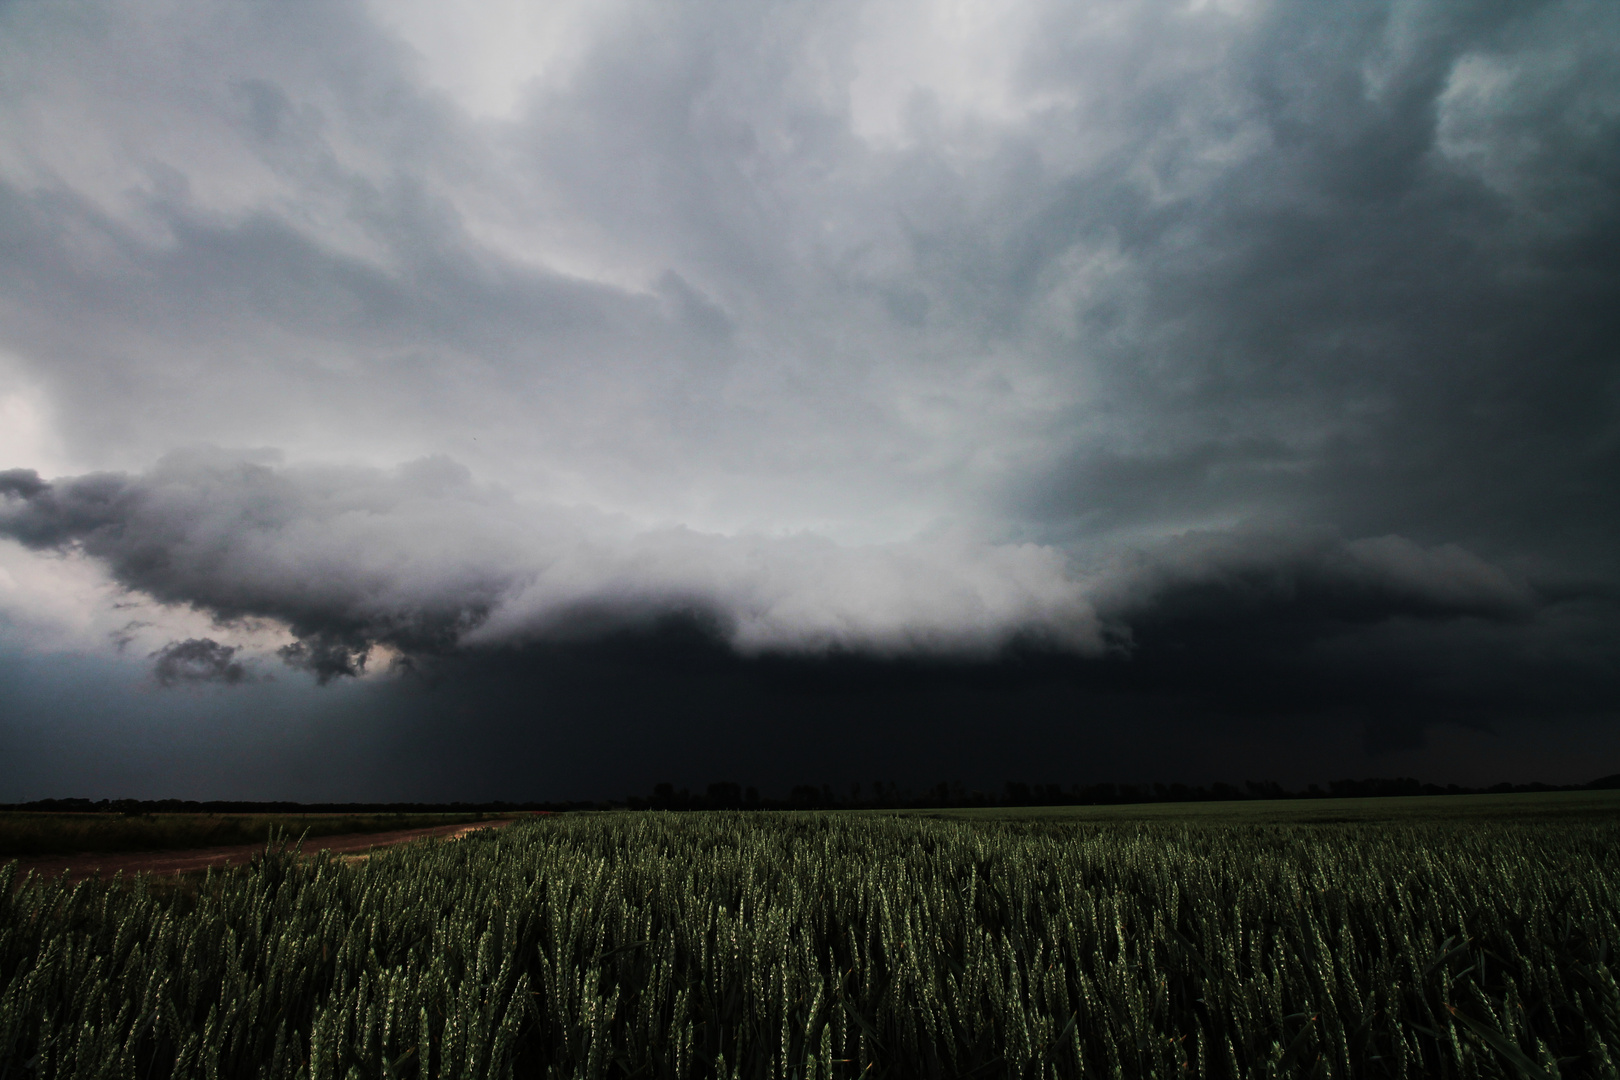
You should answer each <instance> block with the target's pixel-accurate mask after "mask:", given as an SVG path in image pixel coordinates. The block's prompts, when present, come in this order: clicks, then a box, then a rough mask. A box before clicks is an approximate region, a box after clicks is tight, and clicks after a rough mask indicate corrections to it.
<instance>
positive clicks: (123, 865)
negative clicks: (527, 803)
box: [0, 818, 512, 881]
mask: <svg viewBox="0 0 1620 1080" xmlns="http://www.w3.org/2000/svg"><path fill="white" fill-rule="evenodd" d="M510 824H512V821H511V819H510V818H503V819H501V820H499V821H477V822H472V823H470V824H462V825H433V826H429V827H427V828H421V829H397V830H395V831H393V832H375V833H346V834H343V835H341V836H321V837H315V838H312V839H309V840H305V841H304V845H303V848H302V849H301V850H302V851H303V852H304V854H306V855H313V854H314V853H316V852H317V851H330V852H332V853H333V854H335V855H350V854H355V853H363V852H367V851H370V850H371V849H372V848H379V847H389V846H391V845H393V844H402V843H404V842H405V841H407V840H420V839H422V838H424V837H430V836H436V837H441V838H443V839H446V840H454V839H455V838H457V837H458V836H464V835H466V834H467V833H470V832H472V831H474V830H475V829H498V828H500V827H501V826H503V825H510ZM263 851H264V845H263V844H233V845H232V846H230V847H212V848H194V849H192V850H189V851H118V852H110V853H107V854H102V855H94V854H85V855H35V856H29V857H27V858H22V859H19V860H18V862H19V863H20V864H21V865H19V866H18V867H17V876H16V878H15V879H13V880H14V881H21V880H22V877H23V875H24V874H26V873H28V872H29V871H30V870H31V871H33V872H34V873H36V874H43V875H46V876H48V877H55V876H57V875H58V874H61V873H62V872H63V871H66V872H67V876H68V880H69V881H82V880H83V879H85V878H87V877H90V876H91V875H93V874H100V875H101V876H102V877H103V878H110V877H112V876H113V875H114V874H116V873H118V872H119V871H120V870H121V871H123V873H124V876H125V877H128V876H130V875H131V874H183V873H186V872H187V871H192V870H205V869H207V868H208V867H210V866H212V867H224V866H239V865H241V864H242V863H245V862H247V861H248V860H250V859H252V858H253V856H255V855H257V854H260V853H261V852H263ZM9 861H10V860H9V859H7V860H0V865H4V864H5V863H6V862H9Z"/></svg>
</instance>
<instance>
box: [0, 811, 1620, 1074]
mask: <svg viewBox="0 0 1620 1080" xmlns="http://www.w3.org/2000/svg"><path fill="white" fill-rule="evenodd" d="M1506 798H1515V797H1506ZM1543 798H1544V797H1543ZM1436 801H1438V800H1426V803H1430V804H1432V803H1434V802H1436ZM1390 802H1391V803H1395V802H1397V800H1390ZM1316 805H1317V806H1320V805H1321V804H1316ZM1453 805H1454V806H1455V807H1456V808H1457V809H1456V811H1455V813H1453V814H1451V815H1450V816H1446V815H1440V816H1439V817H1431V818H1424V817H1422V816H1421V815H1417V814H1416V813H1415V812H1410V813H1409V812H1408V811H1406V810H1404V809H1403V808H1401V807H1400V806H1394V805H1392V806H1388V807H1385V808H1383V809H1382V810H1379V809H1378V808H1369V809H1368V812H1369V813H1384V814H1394V815H1396V820H1381V821H1356V822H1349V823H1344V822H1337V823H1328V824H1302V823H1299V822H1297V821H1296V822H1291V823H1278V822H1273V821H1258V820H1244V819H1243V818H1242V817H1241V816H1240V813H1241V812H1239V811H1237V810H1233V809H1226V810H1224V812H1221V813H1216V812H1206V813H1198V814H1183V815H1181V816H1179V817H1176V818H1163V819H1158V820H1140V819H1139V820H1118V819H1106V818H1099V817H1097V816H1096V815H1095V811H1096V809H1097V808H1087V811H1088V812H1089V813H1091V815H1092V816H1090V817H1088V816H1086V815H1085V814H1082V813H1081V812H1079V811H1067V810H1065V811H1059V812H1056V813H1052V812H1043V813H1042V814H1041V815H1040V816H1036V817H1025V818H1023V819H1019V818H1017V817H1009V816H1007V815H1006V814H1002V815H1000V816H992V815H985V814H979V815H977V816H975V815H973V814H963V813H952V814H950V815H948V816H944V815H941V816H928V815H922V814H913V815H894V814H889V815H877V814H791V813H768V814H721V813H710V814H667V813H644V814H630V813H624V814H599V815H589V816H579V817H561V818H554V819H550V820H546V821H528V822H520V823H519V824H517V825H514V826H511V827H510V828H508V829H505V830H502V831H500V832H498V833H497V832H488V833H482V832H481V833H474V834H472V835H471V836H470V837H469V838H467V839H464V840H462V841H459V842H457V843H454V844H446V843H417V844H411V845H405V846H402V847H397V848H392V849H388V850H385V851H382V852H379V853H377V854H375V855H373V857H372V858H371V859H370V860H368V861H367V862H365V863H364V864H361V865H357V866H347V865H344V864H342V863H341V862H339V861H337V860H333V859H331V858H327V857H324V856H317V857H315V858H309V859H299V858H296V857H294V856H293V855H292V854H291V853H289V852H285V851H282V852H271V853H268V854H267V856H266V857H264V858H262V859H259V860H257V861H256V862H255V864H254V865H252V866H251V867H248V868H243V869H241V870H236V871H231V872H227V873H224V874H211V875H209V876H207V877H205V878H204V879H203V880H202V881H201V882H200V883H199V884H198V887H197V888H196V889H194V890H187V891H184V892H178V891H167V892H166V891H161V890H157V889H154V888H152V887H151V885H150V883H149V882H148V881H146V880H145V879H139V880H136V881H134V882H129V883H126V882H120V883H115V884H106V883H100V884H93V883H87V884H82V885H79V886H68V885H67V884H65V883H64V882H62V881H60V880H56V881H47V880H41V879H38V878H33V879H30V880H28V881H27V882H25V883H23V884H22V885H21V887H13V886H12V884H11V883H9V882H6V881H5V880H3V878H4V876H5V872H3V871H0V898H3V899H0V1061H3V1062H12V1063H15V1064H16V1065H17V1066H18V1067H20V1068H21V1069H22V1071H21V1072H20V1073H19V1075H25V1076H29V1077H41V1078H43V1077H92V1076H146V1075H151V1076H182V1075H184V1076H193V1075H203V1076H220V1077H299V1078H308V1080H319V1078H334V1080H336V1078H345V1080H346V1078H348V1077H379V1078H380V1077H407V1076H408V1077H413V1078H426V1077H460V1076H470V1077H505V1076H545V1077H557V1078H573V1077H582V1078H583V1077H593V1078H594V1077H647V1078H664V1077H670V1078H673V1077H681V1078H685V1077H716V1076H725V1077H736V1078H740V1077H792V1078H795V1080H822V1078H832V1077H851V1078H853V1077H862V1078H873V1080H875V1078H877V1077H885V1076H886V1077H908V1078H909V1077H928V1078H939V1080H946V1078H960V1077H1029V1078H1036V1077H1039V1078H1043V1080H1044V1078H1046V1077H1081V1076H1086V1077H1090V1076H1119V1077H1150V1076H1166V1077H1167V1076H1176V1077H1199V1078H1207V1077H1223V1078H1224V1077H1254V1078H1263V1077H1264V1078H1269V1077H1293V1076H1311V1077H1346V1078H1351V1077H1355V1078H1359V1077H1382V1076H1390V1077H1412V1078H1416V1077H1430V1076H1433V1077H1445V1078H1458V1080H1473V1078H1483V1077H1490V1078H1496V1077H1514V1078H1523V1077H1540V1078H1549V1077H1554V1076H1562V1077H1613V1076H1615V1075H1616V1070H1615V1065H1614V1058H1615V1055H1616V1054H1620V986H1617V983H1616V978H1615V972H1614V970H1613V966H1612V965H1613V964H1614V962H1615V960H1614V956H1615V949H1616V947H1617V945H1620V925H1617V912H1620V822H1617V820H1616V819H1615V817H1614V815H1613V814H1612V813H1603V812H1598V811H1597V810H1595V809H1594V807H1595V806H1596V805H1597V804H1594V803H1588V802H1580V801H1579V800H1577V801H1575V802H1573V803H1567V804H1546V803H1543V804H1542V806H1543V809H1542V810H1539V811H1536V812H1535V813H1534V814H1533V815H1532V816H1530V817H1528V818H1527V817H1524V816H1523V815H1524V814H1525V813H1527V812H1528V811H1526V810H1524V806H1527V805H1529V804H1515V806H1514V807H1513V808H1512V809H1510V810H1503V809H1502V808H1501V807H1497V808H1496V809H1490V808H1489V805H1488V804H1462V803H1458V804H1453ZM1470 806H1471V807H1472V809H1470V808H1469V807H1470ZM1549 806H1551V807H1552V808H1548V807H1549ZM1481 807H1485V808H1484V809H1481ZM1111 809H1113V810H1115V811H1119V812H1123V811H1125V810H1127V809H1128V808H1111ZM1200 809H1203V808H1200ZM1250 812H1251V813H1252V812H1253V811H1250ZM1504 814H1505V815H1506V816H1503V815H1504ZM1402 815H1404V816H1402ZM1536 815H1539V816H1536ZM1493 818H1494V820H1493Z"/></svg>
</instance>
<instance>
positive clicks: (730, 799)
mask: <svg viewBox="0 0 1620 1080" xmlns="http://www.w3.org/2000/svg"><path fill="white" fill-rule="evenodd" d="M742 798H743V792H742V786H741V785H740V784H733V783H732V782H731V781H729V780H721V781H717V782H716V783H713V784H710V785H709V791H708V799H707V802H708V805H709V806H711V807H713V808H715V809H717V810H736V809H738V808H740V807H741V806H742Z"/></svg>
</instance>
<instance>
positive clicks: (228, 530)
mask: <svg viewBox="0 0 1620 1080" xmlns="http://www.w3.org/2000/svg"><path fill="white" fill-rule="evenodd" d="M0 535H3V536H8V537H11V538H13V539H15V540H17V541H20V542H21V543H23V544H25V545H27V546H29V547H32V548H35V549H40V550H47V549H48V550H58V551H65V550H72V551H78V552H82V553H83V554H85V555H87V556H89V557H91V558H93V559H95V560H97V561H99V562H101V563H103V564H105V565H106V566H107V568H108V569H109V570H110V572H111V573H112V575H113V577H114V578H115V579H116V580H117V581H118V582H119V583H120V584H122V585H123V586H125V587H127V588H130V589H135V590H139V591H140V592H142V593H145V594H147V595H149V596H151V597H152V598H154V599H156V600H158V601H159V602H161V603H165V604H181V605H189V606H192V607H195V608H198V609H200V610H203V611H206V612H208V613H209V614H210V615H212V616H213V617H215V618H216V619H219V620H224V621H232V620H244V619H251V618H268V619H273V620H276V621H278V622H280V623H282V624H284V625H285V626H287V627H288V628H289V629H290V630H291V631H292V632H293V633H294V634H295V635H297V636H298V638H299V639H300V642H299V643H297V644H295V645H293V646H290V647H287V648H285V649H283V650H282V654H281V655H282V656H283V658H284V659H285V660H287V661H288V662H289V663H291V664H294V665H295V666H300V667H306V668H308V669H309V670H311V671H313V672H315V673H316V674H317V675H318V676H319V677H321V678H322V679H323V681H324V680H325V679H327V678H330V677H332V676H335V675H344V674H355V673H357V671H358V670H359V669H360V668H361V667H362V666H363V663H364V659H363V657H364V653H365V651H366V650H367V649H368V648H369V647H370V646H371V645H374V644H383V645H387V646H390V647H391V648H394V649H397V650H400V651H402V652H404V653H407V654H412V655H423V656H425V655H433V654H436V653H443V652H447V651H450V650H453V649H455V648H457V647H459V646H461V645H462V644H486V645H487V644H501V643H509V642H521V641H528V640H536V639H545V638H553V637H557V636H563V637H568V636H574V635H576V634H578V633H580V632H584V633H585V634H586V635H587V636H592V635H595V634H598V633H601V632H604V631H606V630H612V629H614V628H618V627H622V626H625V625H635V624H638V623H640V622H643V621H645V620H647V619H650V618H657V617H659V616H662V615H665V614H669V613H672V612H673V613H679V612H687V611H691V612H698V613H702V614H704V615H707V616H711V617H713V618H715V619H717V620H719V622H720V624H721V626H722V627H723V628H724V634H725V636H726V637H727V639H728V640H730V641H731V642H732V643H733V644H734V645H735V646H736V647H737V648H739V649H741V650H744V651H757V650H785V651H789V652H793V651H804V650H811V651H815V650H825V649H840V648H849V649H860V650H867V649H870V650H874V651H877V652H879V653H883V652H911V651H921V652H925V653H926V652H935V651H943V652H949V653H962V652H965V653H980V654H984V653H988V652H994V651H995V650H996V649H997V648H999V647H1000V646H1001V645H1003V644H1005V643H1006V642H1007V641H1009V640H1010V639H1012V638H1013V637H1015V636H1028V637H1032V638H1035V639H1041V640H1046V641H1049V642H1051V643H1053V644H1057V645H1059V646H1062V647H1066V648H1075V649H1079V650H1081V651H1096V650H1097V649H1099V648H1100V647H1101V642H1100V638H1099V636H1098V629H1097V625H1096V620H1095V618H1094V616H1093V613H1092V611H1091V607H1090V605H1089V603H1088V601H1087V600H1086V597H1085V590H1084V587H1083V585H1082V583H1080V582H1078V581H1076V580H1074V579H1072V578H1071V577H1070V576H1069V574H1068V572H1067V560H1066V559H1065V558H1064V556H1063V555H1062V554H1061V553H1060V552H1058V551H1056V550H1055V549H1052V548H1045V547H1040V546H1037V545H1034V544H1008V545H993V544H986V543H983V542H980V541H974V540H972V539H970V538H966V537H963V536H958V535H944V536H940V537H937V538H933V539H927V540H919V541H916V542H913V543H909V544H890V545H869V546H866V547H843V546H839V545H836V544H833V543H831V542H829V541H827V540H825V539H822V538H818V537H815V536H810V535H800V536H789V537H779V538H771V537H766V536H747V535H744V536H738V537H722V536H714V535H706V534H701V533H697V532H694V531H692V530H688V529H684V528H665V529H659V530H651V531H648V530H638V529H636V528H634V527H633V526H631V525H630V524H629V523H628V522H626V521H624V520H622V519H615V518H611V517H608V516H605V515H602V514H600V513H597V512H594V511H584V510H578V509H569V508H564V507H556V506H544V505H527V504H523V503H519V502H517V501H515V500H514V499H512V498H511V497H510V496H509V495H506V494H503V493H502V492H500V491H498V490H496V489H491V488H487V487H482V486H479V485H477V484H475V483H474V482H473V481H472V480H471V478H470V477H469V476H468V475H467V473H466V470H465V469H463V468H462V467H460V466H458V465H456V464H454V463H452V462H450V461H448V460H446V459H442V458H440V459H426V460H423V461H420V462H415V463H413V464H410V465H407V466H404V467H402V468H400V469H397V470H393V471H389V472H383V471H378V470H365V469H336V468H318V469H317V468H302V469H300V468H278V467H275V466H274V465H272V464H268V463H266V462H264V461H263V460H252V459H244V458H243V457H241V456H239V455H231V454H226V453H223V452H219V451H192V452H189V453H185V454H175V455H171V456H169V457H167V458H165V459H164V460H163V461H162V462H161V463H160V464H159V465H158V466H157V467H156V468H155V469H153V470H152V472H150V473H149V474H147V475H144V476H129V475H125V474H112V473H104V474H94V475H89V476H84V477H78V478H70V479H67V480H61V481H57V482H54V483H50V484H44V483H38V482H36V481H35V479H34V478H32V477H31V476H28V475H24V476H22V477H20V478H17V479H16V480H15V482H14V483H12V485H11V489H10V490H9V493H8V495H7V497H6V500H5V502H4V503H0ZM581 627H583V628H584V630H583V631H581V630H580V629H579V628H581Z"/></svg>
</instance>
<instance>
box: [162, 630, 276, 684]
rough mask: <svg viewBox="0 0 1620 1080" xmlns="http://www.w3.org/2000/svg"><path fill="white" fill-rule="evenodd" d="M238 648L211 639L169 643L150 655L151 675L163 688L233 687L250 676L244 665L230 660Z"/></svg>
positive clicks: (190, 639)
mask: <svg viewBox="0 0 1620 1080" xmlns="http://www.w3.org/2000/svg"><path fill="white" fill-rule="evenodd" d="M237 652H238V649H237V648H236V647H235V646H232V645H221V644H220V643H219V642H217V641H214V640H213V639H211V638H187V639H186V640H185V641H171V642H169V643H168V644H167V645H165V646H163V648H161V649H159V650H158V651H157V652H155V653H153V654H152V657H151V659H152V660H153V664H152V674H153V675H154V676H155V677H156V678H157V681H158V682H159V683H161V684H162V685H164V686H175V685H177V684H182V683H208V682H217V683H225V684H226V685H234V684H236V683H240V682H246V681H247V680H249V679H250V678H252V676H251V675H250V673H249V672H248V669H247V667H246V665H244V664H243V663H242V662H241V661H239V660H236V659H233V658H234V657H235V656H236V654H237Z"/></svg>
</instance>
